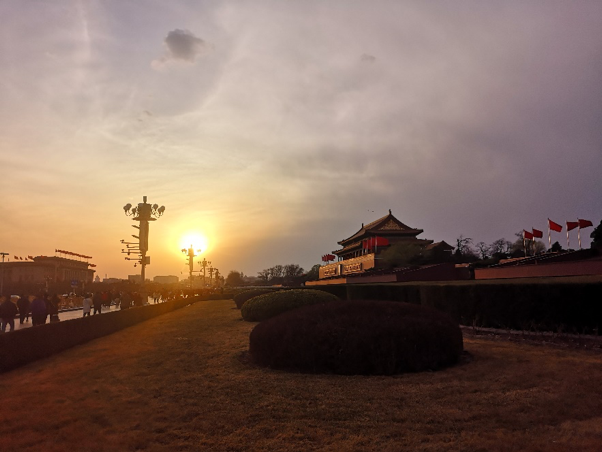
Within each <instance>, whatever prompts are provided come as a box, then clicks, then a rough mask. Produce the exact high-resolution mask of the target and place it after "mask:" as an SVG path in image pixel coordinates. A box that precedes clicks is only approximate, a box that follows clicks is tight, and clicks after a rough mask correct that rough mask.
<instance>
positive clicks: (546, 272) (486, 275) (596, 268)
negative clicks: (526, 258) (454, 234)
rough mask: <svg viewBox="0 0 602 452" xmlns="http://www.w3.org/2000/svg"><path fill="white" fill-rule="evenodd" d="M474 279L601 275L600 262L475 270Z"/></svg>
mask: <svg viewBox="0 0 602 452" xmlns="http://www.w3.org/2000/svg"><path fill="white" fill-rule="evenodd" d="M474 273H475V279H502V278H533V277H539V276H582V275H602V260H597V259H596V260H586V261H573V262H558V263H553V264H534V265H516V266H513V267H500V268H477V269H475V271H474Z"/></svg>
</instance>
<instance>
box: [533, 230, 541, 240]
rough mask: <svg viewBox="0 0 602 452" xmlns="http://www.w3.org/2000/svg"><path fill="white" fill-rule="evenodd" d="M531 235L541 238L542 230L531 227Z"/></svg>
mask: <svg viewBox="0 0 602 452" xmlns="http://www.w3.org/2000/svg"><path fill="white" fill-rule="evenodd" d="M532 231H533V237H537V238H538V239H541V238H543V232H541V231H540V230H538V229H533V230H532Z"/></svg>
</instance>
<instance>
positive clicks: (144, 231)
mask: <svg viewBox="0 0 602 452" xmlns="http://www.w3.org/2000/svg"><path fill="white" fill-rule="evenodd" d="M123 212H124V213H125V214H126V216H128V217H133V218H132V220H133V221H138V222H139V223H140V225H139V226H136V225H132V227H133V228H136V229H138V230H139V231H140V232H139V233H138V235H134V234H132V237H134V238H135V239H138V243H136V242H126V241H125V240H121V243H123V244H124V245H125V246H126V248H125V249H122V250H121V252H122V253H124V254H127V255H128V256H130V255H131V254H132V253H133V254H134V255H135V254H137V255H138V256H137V257H134V258H131V257H126V258H125V259H126V260H130V261H131V260H133V261H137V263H139V264H140V266H141V267H142V270H141V277H142V289H144V282H145V281H146V266H147V265H149V264H150V256H147V255H146V252H147V251H148V222H149V221H156V220H157V219H158V218H159V217H161V216H163V213H164V212H165V206H161V207H159V205H158V204H153V205H150V204H148V203H147V202H146V196H143V197H142V202H141V203H138V205H137V206H134V207H132V205H131V204H130V203H128V204H126V205H125V206H123ZM134 266H136V264H134ZM141 291H142V292H144V290H141Z"/></svg>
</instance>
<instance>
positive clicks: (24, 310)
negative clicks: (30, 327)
mask: <svg viewBox="0 0 602 452" xmlns="http://www.w3.org/2000/svg"><path fill="white" fill-rule="evenodd" d="M30 305H31V302H30V301H29V296H28V295H25V294H23V295H21V298H19V301H17V307H18V308H19V323H20V324H21V325H23V321H24V320H25V321H26V322H27V321H29V306H30Z"/></svg>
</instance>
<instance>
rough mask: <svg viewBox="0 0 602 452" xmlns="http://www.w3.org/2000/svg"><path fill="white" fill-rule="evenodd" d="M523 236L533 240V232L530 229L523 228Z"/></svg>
mask: <svg viewBox="0 0 602 452" xmlns="http://www.w3.org/2000/svg"><path fill="white" fill-rule="evenodd" d="M523 238H524V239H528V240H533V234H531V233H530V232H529V231H525V230H524V229H523Z"/></svg>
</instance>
